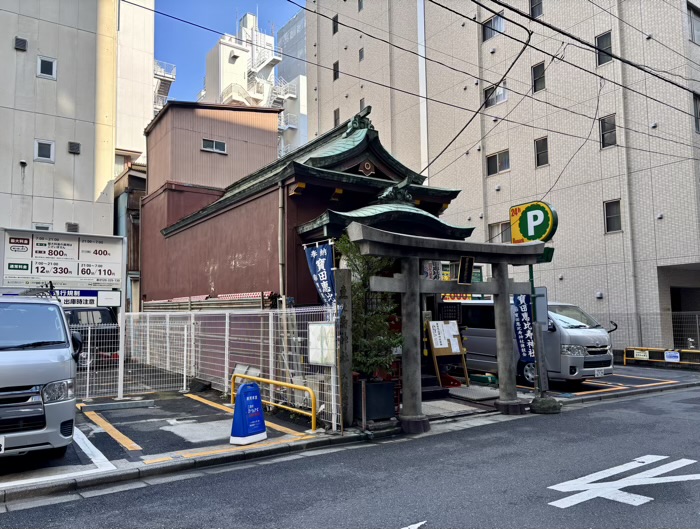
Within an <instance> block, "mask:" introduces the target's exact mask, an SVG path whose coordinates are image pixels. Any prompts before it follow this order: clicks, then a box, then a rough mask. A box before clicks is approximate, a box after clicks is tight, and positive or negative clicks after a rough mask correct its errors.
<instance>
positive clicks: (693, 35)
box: [688, 4, 700, 44]
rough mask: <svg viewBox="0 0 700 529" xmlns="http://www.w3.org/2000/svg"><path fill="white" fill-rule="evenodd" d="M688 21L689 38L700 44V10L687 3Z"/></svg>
mask: <svg viewBox="0 0 700 529" xmlns="http://www.w3.org/2000/svg"><path fill="white" fill-rule="evenodd" d="M688 23H689V24H690V40H692V41H693V42H694V43H695V44H700V11H698V10H697V9H695V8H694V7H693V6H691V5H690V4H688Z"/></svg>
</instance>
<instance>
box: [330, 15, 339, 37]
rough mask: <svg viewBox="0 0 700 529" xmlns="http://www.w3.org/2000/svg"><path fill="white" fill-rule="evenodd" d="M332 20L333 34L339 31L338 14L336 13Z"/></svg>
mask: <svg viewBox="0 0 700 529" xmlns="http://www.w3.org/2000/svg"><path fill="white" fill-rule="evenodd" d="M331 21H332V22H333V35H335V34H336V33H338V29H339V27H340V26H339V25H338V15H335V16H334V17H333V18H332V19H331Z"/></svg>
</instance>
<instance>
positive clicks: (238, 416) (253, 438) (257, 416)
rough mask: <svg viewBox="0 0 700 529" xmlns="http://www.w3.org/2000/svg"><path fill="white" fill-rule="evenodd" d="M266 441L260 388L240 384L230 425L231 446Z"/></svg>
mask: <svg viewBox="0 0 700 529" xmlns="http://www.w3.org/2000/svg"><path fill="white" fill-rule="evenodd" d="M265 439H267V428H266V427H265V415H264V414H263V409H262V399H261V398H260V388H259V387H258V385H257V384H256V383H254V382H247V383H244V384H241V385H240V386H239V387H238V391H237V392H236V407H235V408H234V410H233V424H232V425H231V439H230V443H231V444H232V445H247V444H250V443H256V442H258V441H263V440H265Z"/></svg>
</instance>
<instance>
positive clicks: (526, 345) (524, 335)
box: [513, 295, 535, 363]
mask: <svg viewBox="0 0 700 529" xmlns="http://www.w3.org/2000/svg"><path fill="white" fill-rule="evenodd" d="M513 304H514V305H515V320H514V322H513V325H514V327H515V341H516V342H517V343H518V352H519V353H520V361H521V362H525V363H529V362H534V361H535V330H534V329H533V327H532V326H533V323H534V322H533V320H532V300H531V298H530V296H526V295H517V296H513Z"/></svg>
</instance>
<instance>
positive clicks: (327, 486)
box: [0, 390, 700, 529]
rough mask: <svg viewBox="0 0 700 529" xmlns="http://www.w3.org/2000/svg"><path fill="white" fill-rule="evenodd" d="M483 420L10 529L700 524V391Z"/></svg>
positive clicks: (2, 523)
mask: <svg viewBox="0 0 700 529" xmlns="http://www.w3.org/2000/svg"><path fill="white" fill-rule="evenodd" d="M497 417H502V416H497ZM482 423H483V419H469V420H468V421H465V422H462V423H445V424H442V425H435V427H434V428H433V431H434V433H435V434H434V435H427V436H421V437H413V438H399V439H398V442H397V441H396V440H395V441H393V442H376V443H370V444H363V445H354V446H352V447H350V446H348V447H343V446H340V447H338V448H336V449H328V450H325V451H320V452H309V453H307V454H306V455H294V456H288V457H286V458H285V457H280V458H277V459H271V460H267V461H261V462H257V463H251V464H246V465H237V466H236V465H233V466H231V467H226V468H220V469H216V471H217V473H210V474H206V475H202V474H201V473H198V474H181V475H178V476H170V477H165V478H161V480H163V481H164V482H162V481H159V480H153V481H151V482H150V483H143V482H136V483H130V484H127V485H126V487H139V488H133V489H131V490H122V491H119V492H114V491H115V490H117V491H118V490H120V488H122V487H124V486H125V485H119V484H117V485H115V486H114V487H113V488H111V489H107V490H101V491H100V490H98V491H94V492H95V494H101V495H99V496H94V497H89V498H80V497H77V496H72V497H64V498H58V499H63V500H69V501H65V503H56V504H53V505H44V506H41V507H35V508H28V509H24V510H17V511H10V512H7V513H4V514H0V527H3V528H11V527H22V528H26V527H42V528H47V527H70V528H77V527H140V528H141V527H205V526H206V527H290V528H299V527H314V528H315V527H318V528H326V527H357V528H359V527H362V528H364V527H367V528H376V527H395V528H403V527H408V526H411V525H415V524H420V523H421V522H425V524H423V525H422V526H421V527H423V528H424V529H429V528H432V527H501V528H510V527H513V528H516V527H517V528H527V527H554V528H556V527H562V528H571V527H583V526H585V527H595V528H598V527H601V528H603V527H604V528H607V527H610V528H613V527H615V528H627V527H630V528H631V527H634V528H644V527H700V516H699V514H700V463H696V462H695V460H696V459H700V457H698V456H700V448H698V443H697V432H698V431H699V430H700V390H683V391H673V392H665V393H661V394H656V395H653V396H649V397H641V398H629V399H625V400H615V401H607V402H604V403H600V404H596V405H588V406H581V407H579V408H576V409H574V408H572V409H570V410H568V411H566V412H565V413H562V414H561V415H555V416H527V417H525V418H522V419H517V420H508V421H502V422H496V423H490V424H482ZM467 426H468V427H467ZM458 428H462V429H458ZM652 456H658V457H652ZM661 456H665V458H661ZM684 459H686V460H685V461H684ZM622 465H625V466H624V467H622V468H617V467H620V466H622ZM632 467H636V468H632ZM610 469H612V470H610ZM603 471H607V472H603ZM619 471H624V473H620V472H619ZM593 473H602V474H601V475H598V476H589V475H590V474H593ZM631 474H635V475H636V481H630V475H631ZM586 476H589V478H588V479H583V480H581V479H580V478H584V477H586ZM674 476H675V477H674ZM678 476H689V477H678ZM173 479H176V480H175V481H169V480H173ZM574 480H578V481H576V482H574V483H570V482H571V481H574ZM615 480H622V481H619V482H618V483H617V484H616V485H610V482H612V481H615ZM591 483H592V484H591ZM596 483H598V484H597V485H596ZM601 483H607V484H608V485H601ZM550 487H557V489H558V490H555V489H552V488H550ZM587 489H590V490H588V492H587ZM88 495H89V494H88ZM601 495H602V496H603V497H601ZM552 503H554V505H552Z"/></svg>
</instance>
